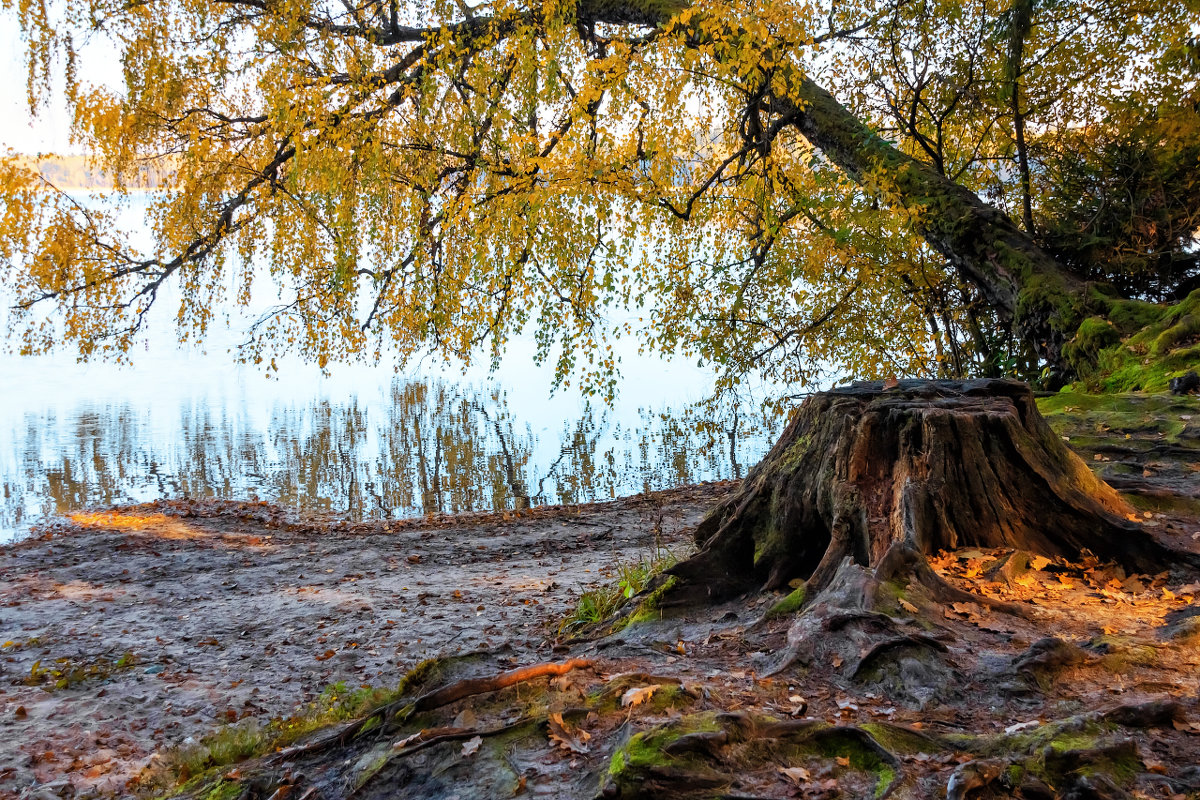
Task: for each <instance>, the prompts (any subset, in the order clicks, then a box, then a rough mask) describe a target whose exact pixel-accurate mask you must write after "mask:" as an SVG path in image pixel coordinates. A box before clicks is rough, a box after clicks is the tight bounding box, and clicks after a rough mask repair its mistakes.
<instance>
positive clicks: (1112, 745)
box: [946, 699, 1182, 800]
mask: <svg viewBox="0 0 1200 800" xmlns="http://www.w3.org/2000/svg"><path fill="white" fill-rule="evenodd" d="M1181 715H1182V709H1181V706H1180V705H1179V704H1178V703H1176V702H1174V701H1173V700H1169V699H1168V700H1158V701H1151V702H1148V703H1142V704H1136V705H1126V706H1118V707H1117V708H1113V709H1110V710H1108V711H1103V712H1095V713H1091V714H1083V715H1080V716H1076V717H1068V718H1066V719H1061V720H1057V721H1054V722H1048V723H1045V724H1041V725H1036V726H1033V727H1030V728H1024V729H1021V730H1012V731H1010V732H1005V733H1003V734H1000V735H998V736H951V737H948V739H949V742H948V743H949V744H950V745H952V746H953V747H954V749H956V750H958V751H961V752H968V753H972V754H974V755H976V756H978V758H976V759H975V760H973V761H970V762H967V763H965V764H963V765H961V766H960V767H958V768H957V769H956V770H955V771H954V773H953V775H952V776H951V778H950V781H949V783H948V784H947V787H946V796H947V798H948V800H955V798H963V797H967V796H975V795H974V794H973V793H975V792H977V791H978V790H979V789H982V788H984V787H986V786H992V785H995V786H996V787H997V788H999V789H1001V790H1003V791H1004V792H1009V793H1011V792H1014V791H1017V792H1020V793H1022V794H1020V796H1050V795H1055V796H1083V797H1097V798H1106V797H1125V796H1127V795H1126V794H1125V793H1124V791H1123V789H1121V787H1123V786H1128V785H1129V784H1130V783H1131V782H1132V781H1133V780H1134V779H1135V778H1136V777H1137V775H1138V773H1139V772H1140V771H1141V770H1142V763H1141V760H1140V758H1139V757H1138V752H1137V746H1136V743H1135V742H1134V741H1133V740H1132V739H1130V738H1129V737H1128V736H1127V735H1125V734H1124V733H1123V732H1122V731H1121V729H1122V728H1155V727H1168V726H1170V725H1171V724H1172V723H1173V722H1174V721H1176V720H1178V719H1179V718H1180V717H1181ZM1072 792H1076V794H1072Z"/></svg>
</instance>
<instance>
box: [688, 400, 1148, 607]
mask: <svg viewBox="0 0 1200 800" xmlns="http://www.w3.org/2000/svg"><path fill="white" fill-rule="evenodd" d="M890 383H891V384H892V385H890V386H889V385H885V384H883V383H880V382H861V383H855V384H853V385H851V386H849V387H845V388H839V389H833V390H831V391H828V392H822V393H820V394H816V395H814V396H812V397H811V398H809V399H808V400H806V401H805V402H804V404H803V405H802V406H801V407H800V408H799V410H798V411H797V412H796V414H795V416H794V417H793V419H792V420H791V422H790V423H789V424H788V426H787V428H786V429H785V430H784V432H783V434H782V435H781V437H780V439H779V441H778V442H777V443H776V445H775V446H774V447H773V448H772V449H771V451H770V452H769V453H768V454H767V456H766V457H765V458H764V459H763V460H762V461H761V462H760V463H759V464H758V465H757V466H756V467H755V468H754V469H753V470H751V472H750V473H749V474H748V475H747V477H746V479H745V481H744V482H743V484H742V487H741V489H740V490H739V491H738V492H736V493H735V494H734V495H733V496H732V497H730V498H729V499H727V500H726V501H724V502H723V503H722V504H721V505H720V506H718V507H717V508H715V509H714V510H713V511H712V512H711V513H710V514H709V515H708V516H707V517H706V518H705V519H704V521H703V522H702V523H701V524H700V525H699V527H698V528H697V530H696V541H697V544H699V545H700V546H701V551H700V552H699V553H698V554H697V555H696V556H695V557H693V558H691V559H689V560H687V561H684V562H682V563H680V564H678V565H677V566H676V567H674V568H673V569H672V570H671V572H672V574H674V575H675V576H676V578H677V579H678V588H679V590H681V592H682V595H686V596H689V597H694V596H695V594H696V593H700V594H701V595H707V597H708V598H709V599H713V600H716V599H721V598H723V597H729V596H731V595H733V594H737V593H740V592H743V591H746V590H749V589H754V588H763V589H779V588H781V587H784V586H786V585H787V584H788V583H789V582H790V581H792V580H794V579H797V578H799V579H803V580H806V581H807V583H808V586H807V596H808V597H810V598H811V597H813V596H814V595H815V594H816V593H817V592H819V591H820V590H822V589H823V588H825V587H826V586H827V585H828V584H829V582H830V581H831V579H832V578H833V576H834V574H835V573H836V572H837V571H838V568H839V566H840V565H841V564H842V563H843V562H844V561H846V560H847V559H849V560H850V561H852V562H854V563H856V564H858V565H861V566H863V567H868V568H870V569H872V570H875V571H878V570H879V568H880V567H881V566H883V567H886V568H887V569H888V570H890V571H894V570H896V569H899V568H901V567H905V568H910V569H911V568H913V567H916V569H917V570H918V571H919V572H920V571H923V572H924V573H925V575H926V576H927V577H928V576H931V575H932V571H931V570H929V568H928V566H927V565H926V564H925V563H924V556H925V555H927V554H930V553H934V552H936V551H938V550H941V549H948V550H949V549H955V548H961V547H985V548H995V547H1011V548H1015V549H1020V550H1027V551H1030V552H1033V553H1038V554H1041V555H1044V556H1064V557H1067V558H1077V557H1078V556H1079V555H1080V553H1081V552H1082V551H1084V550H1088V551H1091V552H1092V553H1093V554H1095V555H1096V556H1098V557H1100V558H1102V559H1112V560H1115V561H1118V562H1120V563H1121V564H1122V565H1124V566H1126V567H1128V568H1131V569H1135V570H1138V571H1143V572H1157V571H1159V570H1161V569H1164V568H1165V567H1166V566H1168V565H1170V563H1171V558H1172V553H1171V551H1169V550H1168V549H1167V548H1165V547H1164V546H1163V545H1161V544H1159V543H1158V542H1157V541H1156V540H1155V539H1153V538H1152V537H1151V536H1150V535H1149V534H1148V533H1146V532H1145V531H1144V530H1142V528H1141V526H1140V525H1138V524H1137V523H1135V522H1131V521H1130V520H1129V519H1128V518H1127V515H1129V513H1130V511H1131V509H1130V508H1129V507H1128V506H1126V504H1125V502H1124V501H1123V500H1122V499H1121V497H1120V496H1119V495H1118V494H1117V493H1116V492H1115V491H1114V490H1113V489H1112V488H1110V487H1109V486H1108V485H1107V484H1105V483H1103V482H1101V481H1100V480H1099V479H1098V478H1096V477H1095V476H1094V475H1093V474H1092V472H1091V470H1089V469H1088V467H1087V466H1086V465H1085V464H1084V463H1083V461H1081V460H1080V459H1079V457H1078V456H1076V455H1075V454H1074V453H1072V452H1071V451H1070V450H1069V449H1068V448H1067V446H1066V445H1065V444H1064V443H1063V442H1062V440H1061V439H1060V438H1059V437H1058V436H1057V435H1055V434H1054V432H1053V431H1052V430H1051V429H1050V427H1049V426H1048V425H1047V424H1046V421H1045V420H1044V419H1043V418H1042V416H1041V414H1040V413H1039V412H1038V409H1037V406H1036V405H1035V403H1034V399H1033V394H1032V392H1031V391H1030V389H1029V387H1028V386H1027V385H1025V384H1023V383H1018V382H1015V381H1006V380H977V381H965V382H961V381H956V382H950V381H900V382H899V383H895V382H890ZM673 594H675V595H676V597H681V595H680V593H678V592H673Z"/></svg>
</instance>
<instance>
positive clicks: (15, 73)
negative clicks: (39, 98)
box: [0, 10, 120, 154]
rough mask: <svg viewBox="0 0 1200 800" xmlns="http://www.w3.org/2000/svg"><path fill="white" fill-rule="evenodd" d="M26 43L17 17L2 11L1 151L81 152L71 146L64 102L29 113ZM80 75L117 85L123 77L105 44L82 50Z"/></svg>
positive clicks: (0, 54) (0, 71) (0, 13)
mask: <svg viewBox="0 0 1200 800" xmlns="http://www.w3.org/2000/svg"><path fill="white" fill-rule="evenodd" d="M24 50H25V46H24V42H23V41H22V37H21V28H20V26H19V25H18V24H17V20H16V15H15V14H13V13H12V12H11V11H8V10H5V11H0V76H3V79H2V80H0V151H3V150H5V149H12V150H15V151H16V152H18V153H30V154H32V153H60V154H66V153H79V152H81V150H80V149H79V148H77V147H74V148H73V147H71V144H70V139H69V136H68V130H67V129H68V124H69V120H70V117H69V116H68V115H67V112H66V108H65V106H64V105H63V104H62V103H61V102H58V103H51V104H50V105H48V106H47V107H45V108H42V109H40V110H39V112H38V114H37V116H36V117H33V116H31V115H30V113H29V103H28V101H27V100H26V94H25V86H26V82H25V76H26V70H25V60H24ZM80 67H81V68H80V74H82V75H87V76H88V77H89V78H90V79H91V80H92V81H104V82H107V83H109V85H114V84H115V79H116V78H117V77H118V76H119V75H120V63H119V62H118V61H117V59H116V57H115V54H114V52H113V51H112V49H111V48H109V47H107V46H106V45H105V43H103V42H97V43H95V44H92V45H87V46H85V47H83V48H82V52H81V56H80Z"/></svg>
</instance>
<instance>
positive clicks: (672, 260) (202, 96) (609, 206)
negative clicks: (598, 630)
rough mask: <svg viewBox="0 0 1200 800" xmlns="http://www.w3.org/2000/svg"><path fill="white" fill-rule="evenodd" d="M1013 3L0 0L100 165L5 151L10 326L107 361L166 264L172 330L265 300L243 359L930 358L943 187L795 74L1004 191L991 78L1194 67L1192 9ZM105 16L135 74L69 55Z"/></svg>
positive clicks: (199, 329)
mask: <svg viewBox="0 0 1200 800" xmlns="http://www.w3.org/2000/svg"><path fill="white" fill-rule="evenodd" d="M1016 7H1017V6H1016V5H1015V4H1009V3H1007V2H1000V3H997V2H991V0H966V2H941V0H892V1H891V2H881V1H880V0H854V1H853V2H844V1H843V2H825V1H824V0H784V2H757V1H747V0H700V1H699V2H695V3H692V4H690V5H689V4H687V3H686V2H684V0H628V1H627V2H620V1H612V0H582V2H577V3H574V2H557V1H556V0H549V1H548V2H545V3H528V2H525V0H495V2H486V3H478V4H476V5H470V4H469V3H467V2H464V0H432V2H425V0H420V1H419V2H401V1H400V0H361V1H359V0H342V1H341V2H333V1H332V0H138V1H137V2H132V3H131V2H127V1H126V0H38V1H36V2H35V0H3V9H4V11H5V12H6V13H12V14H16V15H17V16H18V17H19V19H20V22H21V25H22V30H23V31H24V34H25V37H26V44H27V56H28V65H29V87H30V99H31V103H33V104H34V105H35V106H36V104H37V103H38V102H39V101H40V100H41V99H43V98H44V96H45V94H46V93H47V92H50V91H51V90H52V87H53V86H55V85H56V81H57V80H59V79H60V78H65V86H66V97H67V102H68V104H69V107H70V110H71V112H72V113H73V118H74V127H73V136H74V138H75V140H76V141H77V142H78V143H79V145H80V146H81V147H82V148H84V149H85V150H86V151H87V152H89V153H91V154H93V155H94V157H95V159H96V163H97V169H100V170H103V171H104V172H105V173H106V174H108V175H110V176H112V179H113V181H114V182H115V185H116V187H117V191H116V192H114V193H111V194H108V195H105V196H103V197H93V198H89V199H86V200H81V199H79V197H78V196H77V195H72V194H67V193H64V192H62V191H58V190H57V189H56V188H55V187H53V186H52V185H51V184H50V183H49V182H48V181H47V180H46V179H44V178H43V177H41V176H39V175H38V174H37V173H36V171H35V170H34V169H31V168H30V165H29V161H28V160H22V159H20V158H18V157H17V156H16V154H9V157H7V158H6V159H5V160H4V161H3V162H0V194H2V196H3V200H2V202H3V211H2V214H0V257H2V258H3V259H4V260H5V261H6V262H8V264H9V266H8V268H7V269H6V270H5V273H4V277H3V280H4V281H5V283H6V284H7V285H8V288H9V291H10V292H12V293H14V294H15V296H16V297H17V298H18V302H19V306H18V308H17V310H16V311H15V312H14V313H13V314H12V315H11V319H10V326H11V328H12V330H11V331H10V334H11V336H12V338H13V339H14V340H15V341H18V342H19V343H20V348H21V349H22V350H23V351H24V352H32V353H36V352H41V351H44V350H46V349H48V348H50V347H52V346H55V345H56V344H58V343H59V342H62V341H65V342H67V343H68V344H69V345H70V346H74V347H77V348H78V351H79V353H80V355H81V357H84V358H88V357H92V356H97V355H100V356H115V357H118V358H119V357H121V356H122V355H123V354H125V353H127V352H128V351H129V349H130V347H131V346H132V345H133V344H134V343H135V342H136V341H138V337H139V335H143V334H144V331H143V328H142V326H143V323H144V320H145V315H146V313H147V311H148V309H149V307H150V306H151V304H153V303H154V301H155V299H156V297H157V296H158V295H159V294H160V292H161V291H162V289H163V287H164V286H165V285H167V284H168V283H171V284H174V285H175V286H176V287H178V293H179V297H180V298H181V299H180V305H179V308H178V314H177V316H178V323H179V335H180V337H181V338H184V339H201V338H203V336H204V334H205V332H206V330H207V329H208V328H209V326H210V325H211V324H213V322H214V318H215V315H216V316H219V315H220V314H221V313H222V309H223V308H230V307H234V306H236V305H237V304H241V305H248V304H250V303H251V301H252V300H253V299H257V300H258V302H259V303H260V304H261V302H262V298H264V297H266V298H269V299H270V301H271V302H272V303H273V305H272V306H271V308H270V310H269V311H268V312H267V313H265V314H263V315H262V316H261V317H260V318H258V319H257V321H256V323H255V324H254V325H253V327H252V328H251V329H250V330H249V331H248V334H247V340H246V344H245V345H244V347H243V349H242V353H241V355H242V356H243V357H244V358H247V359H250V360H253V361H255V362H265V363H268V364H269V363H270V360H271V357H272V356H273V355H274V354H276V353H279V352H282V351H289V350H290V351H295V352H299V353H301V354H303V355H304V356H306V357H308V358H310V359H313V360H315V361H317V362H318V363H320V364H322V365H324V364H325V363H327V362H330V361H338V360H349V359H359V358H366V359H377V358H379V357H380V355H381V354H383V353H385V352H387V353H395V354H396V355H397V356H398V357H399V358H400V359H401V360H403V359H405V358H408V357H410V356H412V355H414V354H417V353H421V352H424V351H427V350H432V351H433V352H435V353H437V354H440V355H444V356H447V357H451V356H456V357H461V358H470V357H472V355H475V356H477V355H478V354H480V353H484V354H486V355H487V356H490V357H492V358H496V357H498V356H499V354H500V353H501V352H502V351H503V349H504V345H505V342H506V340H507V339H508V338H509V337H510V336H512V335H513V334H514V332H516V331H518V330H520V329H521V328H523V327H524V326H526V325H527V324H531V325H533V326H535V328H536V331H537V337H538V343H539V346H540V349H541V353H542V355H543V357H546V358H551V359H555V360H556V363H557V365H558V374H559V377H560V379H569V377H570V376H572V375H578V376H581V377H582V378H583V379H584V382H585V383H586V384H587V385H588V386H591V387H593V388H596V387H603V386H606V385H609V382H610V381H611V378H612V376H613V375H614V374H615V372H616V370H617V368H618V365H617V363H616V359H615V356H614V355H613V352H614V351H613V350H612V347H611V340H612V338H613V337H614V335H620V334H622V333H636V334H637V335H639V336H640V337H642V340H643V341H644V342H645V343H646V344H647V345H648V346H650V347H653V348H662V349H665V350H669V351H679V350H682V351H685V352H691V353H693V354H698V355H700V356H701V357H703V358H706V359H708V360H710V361H713V362H716V363H718V364H723V365H725V366H726V373H725V374H726V378H727V379H728V380H731V381H734V380H736V379H737V376H739V375H740V374H742V373H744V372H745V371H746V370H748V369H753V368H758V369H761V370H763V371H764V372H765V373H766V374H767V375H768V376H770V377H773V378H776V379H779V380H781V381H784V382H790V381H795V380H804V379H805V378H806V377H807V376H808V374H809V371H810V370H811V369H812V362H813V361H814V360H821V359H824V360H831V361H833V362H834V363H837V364H839V365H842V366H844V367H845V368H847V369H849V370H851V371H853V372H855V373H857V374H859V375H878V374H920V373H922V372H925V373H936V372H937V370H938V369H939V362H938V360H937V359H938V358H939V357H945V356H944V354H940V355H939V352H938V351H935V346H934V344H933V343H932V342H933V340H934V339H935V338H936V336H935V335H934V334H936V333H937V325H936V322H935V324H934V330H933V332H932V334H931V330H930V327H929V308H928V307H927V306H926V305H924V304H923V303H922V302H921V300H920V297H921V292H922V291H923V289H922V287H923V286H924V287H927V288H928V287H932V286H934V285H935V284H937V285H943V284H944V283H945V281H946V274H947V273H946V272H945V264H944V263H943V262H942V261H941V260H940V259H938V258H936V257H933V256H934V255H935V253H934V251H933V250H930V248H929V247H928V246H927V245H926V242H927V241H933V240H937V241H940V240H938V239H937V237H936V236H931V234H930V232H929V229H930V226H931V225H935V224H940V223H934V222H931V219H932V217H934V216H935V215H938V214H940V213H941V211H940V210H939V206H938V205H937V204H936V203H934V202H933V201H932V200H930V199H929V197H928V196H926V195H927V194H928V193H926V195H921V193H920V191H918V190H914V189H913V188H912V185H911V184H912V180H911V179H906V178H904V175H903V174H902V173H904V170H905V169H906V167H904V165H903V164H901V165H900V167H899V168H897V166H896V164H897V163H899V162H893V161H888V160H887V159H886V158H882V159H876V160H873V161H872V160H870V159H868V160H867V161H865V162H862V163H859V162H854V163H853V164H851V165H850V166H849V167H848V166H847V165H848V164H850V162H851V161H854V159H853V158H851V159H850V161H847V158H848V156H847V155H846V154H845V153H841V154H839V152H838V146H837V138H836V134H837V133H838V132H837V131H831V130H826V131H825V133H826V134H827V135H826V136H825V139H824V140H821V141H818V140H820V139H821V137H820V136H815V137H814V136H813V131H812V125H811V124H810V126H809V128H808V129H805V128H804V126H803V125H799V124H797V119H798V117H800V116H802V115H804V114H805V113H806V109H810V107H811V106H812V103H813V100H812V99H811V98H812V97H813V96H815V95H813V94H812V93H813V92H814V91H816V84H824V85H825V86H826V87H827V88H829V89H831V90H832V91H833V92H834V96H836V97H837V98H838V102H839V103H840V104H841V106H844V107H845V108H849V109H850V110H851V111H852V112H853V113H854V114H856V115H857V119H859V120H863V121H865V122H867V123H870V124H872V125H874V126H875V129H876V130H880V131H882V135H883V136H884V137H885V139H881V140H880V141H881V142H883V144H881V147H884V148H890V145H889V144H888V142H889V141H890V142H891V143H892V144H895V145H896V146H897V147H898V148H899V152H902V153H907V154H909V155H912V156H915V157H916V158H917V159H918V161H919V163H921V164H922V165H926V166H932V168H933V169H934V171H935V172H937V173H938V174H939V175H941V176H944V177H946V178H948V179H949V180H951V181H957V182H959V183H961V184H963V185H965V186H967V187H968V188H971V189H975V190H977V191H988V192H989V193H990V196H991V197H993V198H996V199H997V200H998V201H1000V202H1006V203H1009V204H1011V203H1012V202H1013V201H1012V197H1013V196H1014V193H1015V192H1017V191H1018V188H1017V187H1018V183H1017V182H1016V181H1015V179H1014V178H1013V176H1012V170H1009V169H1007V168H1006V167H1005V166H1004V165H1005V164H1006V163H1011V160H1012V158H1013V153H1012V141H1013V140H1012V137H1011V136H1010V135H1009V131H1011V129H1012V125H1011V120H1010V117H1009V114H1010V107H1011V106H1012V103H1011V102H1010V98H1011V91H1012V87H1013V86H1017V87H1018V89H1017V91H1018V92H1022V91H1023V94H1019V98H1018V103H1020V102H1024V103H1025V108H1024V112H1023V118H1024V119H1025V120H1026V122H1025V125H1026V126H1027V127H1028V129H1029V130H1030V131H1031V132H1032V133H1031V135H1038V136H1043V137H1048V136H1052V135H1054V133H1055V132H1056V131H1066V130H1077V129H1079V128H1080V126H1084V125H1088V124H1102V123H1103V121H1104V120H1103V119H1102V118H1099V117H1098V116H1097V115H1098V114H1101V113H1102V111H1103V109H1104V108H1106V107H1113V105H1114V103H1117V102H1123V103H1126V104H1128V103H1135V104H1136V103H1141V104H1143V105H1155V104H1159V103H1169V102H1173V101H1174V98H1178V97H1180V96H1183V95H1185V94H1186V93H1187V92H1188V91H1191V89H1192V87H1194V83H1195V80H1194V78H1195V73H1194V71H1191V72H1189V71H1188V70H1183V69H1180V68H1179V65H1180V63H1181V61H1180V59H1181V58H1182V57H1183V56H1181V53H1183V54H1186V53H1187V52H1188V47H1189V46H1191V45H1189V40H1188V36H1189V35H1192V34H1194V31H1191V29H1190V26H1191V22H1190V19H1191V17H1190V15H1189V9H1188V8H1187V5H1186V4H1184V3H1172V2H1166V3H1162V2H1155V3H1150V2H1140V0H1139V2H1132V3H1131V2H1117V0H1083V2H1078V3H1066V2H1056V0H1040V1H1039V2H1038V3H1036V4H1033V5H1032V6H1030V9H1031V10H1030V15H1031V16H1030V19H1029V20H1027V21H1026V23H1025V24H1024V27H1023V28H1022V29H1021V42H1022V44H1023V50H1022V53H1023V60H1022V61H1021V63H1020V64H1019V65H1017V68H1016V69H1015V70H1014V62H1013V57H1012V46H1011V42H1012V40H1013V36H1014V34H1013V26H1014V19H1017V18H1016V17H1014V14H1015V13H1016ZM1193 11H1194V9H1193ZM97 39H99V40H103V41H107V42H110V43H111V44H112V45H113V46H115V47H116V50H117V52H118V53H119V55H120V59H121V65H122V77H123V83H122V85H120V86H115V87H114V86H105V85H94V84H92V83H89V81H88V76H87V74H86V72H85V71H81V70H80V69H77V68H76V52H77V50H78V48H79V44H80V43H81V42H85V41H89V40H97ZM814 81H815V82H816V83H813V82H814ZM1006 86H1007V87H1009V88H1008V91H1009V92H1010V94H1007V95H1006V94H1005V91H1006V89H1005V87H1006ZM1021 98H1024V99H1023V101H1022V100H1021ZM910 112H911V119H910V120H909V121H910V122H911V124H907V123H906V124H905V125H896V124H894V123H895V120H896V119H906V117H907V115H909V114H910ZM810 116H813V115H810ZM815 118H816V117H815V116H813V119H815ZM814 124H816V123H814ZM820 124H825V125H826V128H829V126H830V125H831V124H832V123H828V122H826V123H820ZM856 130H857V129H856ZM862 130H864V131H865V130H869V129H867V128H863V129H862ZM855 135H857V136H859V137H860V140H861V136H862V134H861V133H855ZM871 135H872V136H875V134H874V133H872V134H871ZM885 140H886V141H885ZM814 143H815V144H816V145H817V146H816V147H814ZM860 144H861V141H860ZM905 158H907V156H905ZM909 160H910V161H911V159H909ZM164 165H165V166H164ZM148 168H153V169H159V170H161V169H169V171H170V180H169V185H168V186H167V187H166V188H164V189H163V190H161V191H159V192H157V193H156V194H155V195H154V199H153V202H152V204H151V211H150V214H149V219H148V225H149V227H150V229H151V231H152V234H153V236H152V240H153V245H152V246H151V247H149V248H137V247H134V246H132V245H131V244H130V242H129V237H128V236H127V234H128V232H127V231H122V230H121V229H120V227H119V226H118V225H117V224H116V221H115V220H116V216H115V209H114V206H115V205H119V203H120V201H121V198H122V189H123V188H124V187H131V186H135V185H137V183H138V179H139V176H141V175H143V174H144V172H145V171H146V170H147V169H148ZM923 168H924V167H923ZM897 170H898V171H897ZM923 174H924V173H922V175H923ZM906 181H907V182H906ZM1006 198H1007V199H1006ZM1035 203H1040V199H1038V198H1035ZM943 238H944V237H943ZM947 247H949V249H951V250H952V249H953V246H949V245H947ZM936 249H937V245H936V243H935V250H936ZM943 254H944V248H943ZM954 280H957V279H954ZM1001 305H1003V303H1001ZM1009 311H1012V309H1009ZM955 313H957V312H955ZM814 332H818V333H817V335H814Z"/></svg>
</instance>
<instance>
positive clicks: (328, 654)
mask: <svg viewBox="0 0 1200 800" xmlns="http://www.w3.org/2000/svg"><path fill="white" fill-rule="evenodd" d="M336 655H337V653H336V652H335V651H333V650H326V651H325V652H324V653H321V655H319V656H316V659H317V661H327V660H329V659H331V658H333V657H334V656H336Z"/></svg>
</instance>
